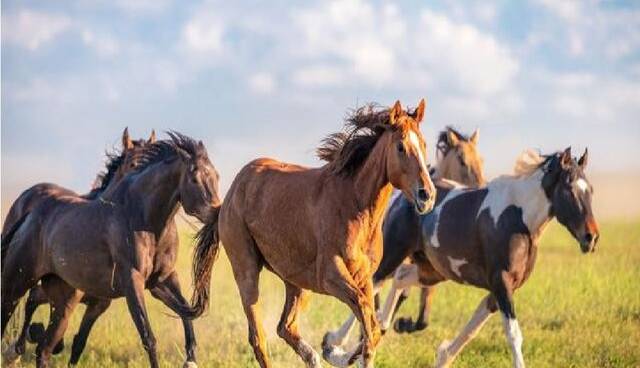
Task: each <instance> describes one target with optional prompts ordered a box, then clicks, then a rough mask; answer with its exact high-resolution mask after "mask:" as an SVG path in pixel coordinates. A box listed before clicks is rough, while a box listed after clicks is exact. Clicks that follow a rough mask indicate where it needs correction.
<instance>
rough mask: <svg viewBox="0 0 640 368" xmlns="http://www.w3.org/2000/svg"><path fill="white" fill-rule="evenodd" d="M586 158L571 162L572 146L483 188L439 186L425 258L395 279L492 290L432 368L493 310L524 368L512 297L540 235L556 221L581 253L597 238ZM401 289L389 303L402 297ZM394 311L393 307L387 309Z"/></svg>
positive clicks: (523, 162) (525, 158) (523, 163)
mask: <svg viewBox="0 0 640 368" xmlns="http://www.w3.org/2000/svg"><path fill="white" fill-rule="evenodd" d="M587 157H588V156H587V151H585V153H584V154H583V155H582V157H581V158H580V159H579V160H577V161H576V160H575V159H574V158H572V156H571V149H570V148H567V149H566V150H565V151H563V152H557V153H554V154H552V155H549V156H542V155H539V154H538V153H535V152H533V151H528V152H526V153H525V154H524V155H522V156H521V157H520V158H519V159H518V161H517V163H516V170H515V172H516V174H515V175H514V176H502V177H499V178H497V179H494V180H492V181H490V182H489V184H488V185H487V187H486V188H481V189H470V188H466V187H463V186H460V185H455V184H453V183H451V182H450V183H442V184H437V187H438V196H439V197H440V198H438V202H437V203H438V204H437V205H436V207H435V209H434V211H433V212H432V213H430V214H428V215H426V216H424V217H423V218H422V220H421V225H420V226H421V231H422V241H423V244H422V247H423V251H424V253H425V254H426V259H425V260H424V262H422V263H421V264H420V265H419V269H418V270H416V269H415V268H414V269H412V270H411V272H406V273H405V274H403V275H400V276H401V277H403V278H405V279H407V280H412V281H413V282H414V283H416V282H419V283H420V284H423V285H435V284H437V283H439V282H441V281H445V280H453V281H455V282H458V283H462V284H466V285H472V286H475V287H479V288H482V289H486V290H488V291H489V295H487V296H486V297H485V298H484V299H483V300H482V302H480V305H479V306H478V308H477V309H476V311H475V313H474V315H473V317H472V318H471V320H470V321H469V323H468V324H467V326H465V328H464V329H463V330H462V332H461V333H460V335H459V336H458V337H456V339H455V340H454V341H453V342H448V341H445V342H443V343H442V344H441V345H440V347H439V348H438V355H437V361H436V366H437V367H447V366H449V364H450V363H451V362H452V361H453V359H454V358H455V357H456V355H457V354H458V353H459V352H460V351H461V350H462V348H463V347H464V346H465V345H466V344H467V343H468V342H469V341H470V340H471V339H472V338H473V337H474V336H475V335H476V334H477V333H478V331H479V330H480V328H481V327H482V325H483V324H484V323H485V322H486V321H487V319H488V317H489V316H490V315H491V314H492V313H493V312H495V311H496V310H498V309H499V310H500V312H501V314H502V318H503V322H504V329H505V334H506V336H507V340H508V342H509V345H510V347H511V351H512V355H513V363H514V366H515V367H517V368H520V367H524V359H523V356H522V341H523V339H522V332H521V331H520V327H519V325H518V321H517V319H516V314H515V309H514V305H513V293H514V292H515V290H516V289H518V288H519V287H521V286H522V285H523V284H524V283H525V281H526V280H527V279H528V277H529V275H530V274H531V272H532V271H533V267H534V264H535V260H536V254H537V250H538V239H539V238H540V235H541V234H542V232H543V230H544V229H545V227H546V225H547V224H548V223H549V221H551V220H552V219H553V218H554V217H555V218H556V219H557V220H558V221H559V222H560V223H561V224H562V225H563V226H564V227H565V228H566V229H567V230H568V231H569V232H570V233H571V235H573V237H574V238H575V239H576V240H577V241H578V242H579V243H580V249H581V250H582V252H583V253H588V252H593V251H594V250H595V247H596V243H597V241H598V238H599V230H598V225H597V223H596V221H595V218H594V215H593V212H592V210H591V195H592V192H593V189H592V187H591V185H590V184H589V182H588V181H587V178H586V176H585V174H584V169H585V167H586V165H587ZM396 276H397V277H398V276H399V274H398V273H397V274H396ZM398 284H400V283H395V282H394V287H393V288H392V290H391V292H390V296H389V299H388V301H390V304H393V303H394V301H395V300H397V295H398V292H402V290H401V289H400V290H398V289H397V286H398ZM409 285H410V283H405V284H404V285H402V287H406V286H409ZM393 309H394V307H393V305H390V306H389V307H388V308H385V312H386V313H391V311H392V310H393ZM382 318H386V316H383V317H382Z"/></svg>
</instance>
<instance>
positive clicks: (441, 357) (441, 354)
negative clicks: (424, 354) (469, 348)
mask: <svg viewBox="0 0 640 368" xmlns="http://www.w3.org/2000/svg"><path fill="white" fill-rule="evenodd" d="M493 303H494V301H493V297H492V296H491V295H487V296H486V297H485V298H484V299H482V301H481V302H480V304H479V305H478V307H477V308H476V311H475V312H474V313H473V317H471V320H470V321H469V322H468V323H467V325H466V326H465V327H464V328H463V329H462V332H460V334H459V335H458V336H457V337H456V338H455V339H454V340H453V341H451V342H449V341H444V342H442V344H440V346H439V347H438V353H437V357H436V367H437V368H441V367H448V366H449V365H450V364H451V363H452V362H453V360H454V359H455V357H456V356H457V355H458V354H459V353H460V351H461V350H462V348H464V346H465V345H467V343H469V341H471V339H473V338H474V337H475V336H476V335H477V334H478V331H480V328H482V326H483V325H484V323H485V322H486V321H487V320H488V319H489V316H491V313H493V312H494V311H495V308H494V307H493Z"/></svg>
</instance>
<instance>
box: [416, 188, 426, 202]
mask: <svg viewBox="0 0 640 368" xmlns="http://www.w3.org/2000/svg"><path fill="white" fill-rule="evenodd" d="M418 199H419V200H421V201H423V202H426V201H427V200H429V193H428V192H427V191H426V190H425V189H424V188H423V189H418Z"/></svg>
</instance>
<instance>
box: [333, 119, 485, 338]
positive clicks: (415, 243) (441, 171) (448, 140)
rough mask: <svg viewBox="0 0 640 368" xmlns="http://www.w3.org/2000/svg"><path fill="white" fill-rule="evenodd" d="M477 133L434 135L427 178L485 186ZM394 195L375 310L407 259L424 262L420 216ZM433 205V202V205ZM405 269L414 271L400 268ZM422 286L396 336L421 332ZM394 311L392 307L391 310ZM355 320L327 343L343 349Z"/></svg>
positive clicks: (426, 292) (424, 314) (425, 289)
mask: <svg viewBox="0 0 640 368" xmlns="http://www.w3.org/2000/svg"><path fill="white" fill-rule="evenodd" d="M479 139H480V132H479V131H478V130H476V131H475V132H473V134H472V135H471V136H470V137H468V136H466V135H464V134H462V133H460V132H458V131H457V130H456V129H454V128H452V127H447V128H446V129H445V130H443V131H442V132H440V134H439V135H438V141H437V144H436V156H437V159H438V163H437V166H436V167H435V168H434V169H432V173H431V177H432V178H434V179H435V180H436V181H438V180H441V179H450V180H455V181H457V182H460V183H462V184H465V185H467V186H469V187H479V186H482V185H484V184H485V177H484V173H483V159H482V157H481V156H480V153H479V152H478V141H479ZM399 194H400V192H396V193H395V194H394V197H393V198H392V200H391V201H390V205H389V208H388V209H387V213H386V216H385V220H384V224H383V226H382V231H383V239H384V240H383V246H384V250H383V256H382V260H381V261H380V265H379V266H378V269H377V270H376V272H375V273H374V275H373V283H374V290H375V292H376V307H378V304H379V303H378V292H379V291H380V290H381V289H382V286H383V284H384V282H385V281H386V280H388V279H389V278H391V277H393V275H394V273H395V272H396V270H397V269H398V268H399V267H401V265H402V264H403V263H404V262H405V261H406V260H407V259H410V260H411V261H412V262H413V263H415V264H420V263H421V262H423V259H424V258H425V256H424V253H423V252H422V251H421V248H422V247H421V243H422V242H421V240H420V231H419V229H420V226H419V223H420V216H419V215H418V213H416V211H414V210H413V205H412V204H411V202H410V201H408V200H407V199H406V198H405V197H403V196H401V195H399ZM436 203H437V202H436ZM406 267H417V266H410V265H404V266H402V269H403V272H404V270H405V268H406ZM421 286H422V290H421V291H422V293H421V296H420V308H419V310H418V318H417V319H416V322H415V323H413V322H412V321H411V320H410V319H402V320H399V321H398V322H400V323H397V324H396V330H401V331H399V332H412V331H417V330H422V329H424V328H426V326H427V319H428V315H429V309H430V306H431V301H432V300H433V295H434V287H431V286H425V285H421ZM408 291H409V288H407V289H405V292H404V293H402V294H401V295H400V296H399V297H400V299H399V300H398V302H397V303H396V304H395V305H396V306H399V305H400V304H401V303H402V301H404V300H405V299H406V297H407V296H406V294H407V292H408ZM397 309H398V308H397V307H396V308H395V310H397ZM385 316H386V319H383V320H381V321H380V322H381V324H380V327H381V329H382V331H386V330H387V329H388V328H389V325H390V323H391V320H392V318H393V313H385ZM355 321H356V319H355V316H354V315H353V314H352V315H351V317H350V318H349V319H348V320H347V321H345V323H344V324H343V325H342V326H341V327H340V328H339V329H338V330H336V331H333V332H329V333H328V334H327V336H326V339H327V341H329V342H330V343H331V344H333V345H338V346H343V345H344V344H345V342H346V340H347V339H348V337H349V334H350V332H351V330H352V329H353V327H354V326H355Z"/></svg>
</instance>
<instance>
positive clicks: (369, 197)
mask: <svg viewBox="0 0 640 368" xmlns="http://www.w3.org/2000/svg"><path fill="white" fill-rule="evenodd" d="M424 109H425V103H424V100H422V101H421V102H420V104H419V105H418V108H417V109H416V110H415V111H414V112H412V113H407V112H406V111H404V110H403V109H402V107H401V105H400V102H399V101H398V102H396V103H395V105H394V106H393V107H392V108H391V109H383V110H381V109H374V108H372V107H368V108H362V109H359V110H356V111H355V113H354V114H353V115H352V116H351V117H350V118H349V119H348V122H347V132H346V133H337V134H333V135H331V136H329V137H328V138H327V139H326V140H325V141H324V145H323V146H321V147H320V148H319V149H318V153H319V156H320V158H322V159H324V160H327V161H328V164H326V165H325V166H322V167H320V168H306V167H302V166H298V165H294V164H288V163H283V162H280V161H276V160H272V159H267V158H262V159H257V160H255V161H252V162H250V163H249V164H247V165H246V166H245V167H244V168H243V169H242V170H241V171H240V173H239V174H238V175H237V176H236V178H235V179H234V181H233V183H232V185H231V188H230V189H229V192H228V193H227V195H226V197H225V200H224V202H223V204H222V207H221V209H220V214H219V222H218V228H217V230H218V231H219V236H220V241H221V242H222V244H223V245H224V248H225V251H226V253H227V255H228V257H229V260H230V262H231V265H232V268H233V274H234V277H235V280H236V283H237V285H238V289H239V291H240V296H241V299H242V304H243V307H244V311H245V314H246V316H247V321H248V327H249V343H250V344H251V346H252V348H253V350H254V353H255V356H256V359H257V360H258V363H259V364H260V365H261V366H262V367H267V366H269V365H270V364H269V359H268V357H267V351H266V342H265V337H264V331H263V328H262V324H261V321H260V316H259V311H258V304H257V303H258V279H259V274H260V271H261V270H262V268H263V267H266V268H267V269H269V270H270V271H272V272H274V273H275V274H277V275H278V276H279V277H280V278H281V279H282V280H283V281H284V284H285V288H286V302H285V306H284V311H283V312H282V316H281V319H280V323H279V325H278V334H279V335H280V337H282V338H283V339H284V340H285V341H286V342H287V343H288V344H289V345H290V346H291V347H292V348H293V349H294V350H295V351H296V353H297V354H298V355H299V356H300V357H301V358H302V359H303V360H304V361H305V362H306V364H307V365H308V366H311V367H319V366H320V357H319V355H318V354H317V353H316V352H315V351H314V350H313V348H312V347H311V346H310V345H309V344H308V343H307V342H306V341H304V340H303V339H302V337H301V336H300V334H299V332H298V326H297V319H298V316H299V315H300V311H301V309H302V306H303V305H304V304H305V300H306V299H307V296H308V295H309V292H308V291H309V290H311V291H314V292H317V293H321V294H327V295H332V296H335V297H336V298H338V299H339V300H341V301H342V302H344V303H345V304H347V305H348V306H349V307H350V308H351V309H352V310H353V312H354V313H355V314H356V315H357V316H358V320H359V321H360V322H361V324H362V326H363V333H364V336H365V338H364V341H363V344H362V345H361V346H360V347H359V348H358V349H356V351H354V352H351V353H349V354H348V355H347V354H345V356H342V357H338V356H336V355H337V354H336V353H337V352H336V351H335V350H333V349H332V347H331V346H325V347H324V357H325V359H327V360H328V361H329V362H330V363H331V364H334V365H342V364H344V362H340V359H344V361H345V362H352V361H355V360H356V359H358V357H360V356H361V357H362V359H363V360H364V363H365V365H366V366H370V365H371V364H372V363H373V357H374V351H375V347H376V345H377V343H378V341H379V337H380V329H379V327H378V323H377V320H376V318H375V315H374V308H373V285H372V283H371V276H372V274H373V271H374V270H375V269H376V268H377V265H378V263H379V261H380V257H381V253H382V232H381V224H382V217H383V215H384V211H385V208H386V206H387V202H388V200H389V198H390V196H391V192H392V189H393V187H396V188H398V189H400V190H401V191H402V192H403V193H404V195H405V196H406V197H407V198H408V199H409V200H410V201H411V202H412V203H413V205H414V206H415V209H416V210H417V211H418V212H420V213H425V212H427V211H429V210H431V208H432V205H433V200H434V196H435V192H434V189H433V183H432V182H431V178H430V176H429V172H428V169H427V164H426V149H425V148H426V146H425V143H424V140H423V138H422V134H421V133H420V130H419V126H418V124H419V123H420V122H421V121H422V118H423V115H424ZM211 231H214V232H215V231H216V229H215V228H212V229H211ZM214 238H215V237H214ZM213 247H215V245H213ZM196 289H198V288H196Z"/></svg>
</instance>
